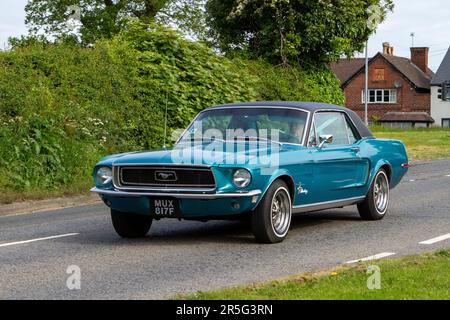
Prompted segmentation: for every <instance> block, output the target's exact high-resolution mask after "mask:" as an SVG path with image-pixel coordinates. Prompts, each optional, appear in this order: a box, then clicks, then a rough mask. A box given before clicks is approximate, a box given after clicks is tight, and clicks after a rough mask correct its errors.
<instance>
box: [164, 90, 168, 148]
mask: <svg viewBox="0 0 450 320" xmlns="http://www.w3.org/2000/svg"><path fill="white" fill-rule="evenodd" d="M168 104H169V93H168V92H167V91H166V111H165V114H164V143H163V149H166V138H167V106H168Z"/></svg>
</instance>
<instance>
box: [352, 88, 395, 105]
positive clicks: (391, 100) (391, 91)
mask: <svg viewBox="0 0 450 320" xmlns="http://www.w3.org/2000/svg"><path fill="white" fill-rule="evenodd" d="M385 91H389V101H388V102H386V101H385V99H384V98H385V94H384V93H385ZM371 92H373V95H374V96H375V101H374V102H371V101H369V102H368V104H396V103H397V89H369V97H370V96H371ZM379 92H381V101H377V97H379V96H380V95H379V94H378V93H379ZM364 93H365V90H362V91H361V103H365V94H364Z"/></svg>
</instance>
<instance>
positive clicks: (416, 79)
mask: <svg viewBox="0 0 450 320" xmlns="http://www.w3.org/2000/svg"><path fill="white" fill-rule="evenodd" d="M380 54H381V55H382V56H383V57H384V58H385V59H386V60H387V61H389V62H390V63H391V64H392V65H393V66H394V67H396V68H397V69H398V70H399V71H400V72H401V73H403V75H404V76H405V77H406V78H408V79H409V81H411V82H412V83H413V84H414V85H415V86H416V87H418V88H423V89H430V83H431V78H432V77H433V75H434V73H433V71H431V70H430V69H428V72H427V73H425V72H423V71H422V70H420V69H419V67H417V66H416V65H415V64H414V63H412V62H411V60H409V59H407V58H403V57H396V56H390V55H387V54H382V53H380Z"/></svg>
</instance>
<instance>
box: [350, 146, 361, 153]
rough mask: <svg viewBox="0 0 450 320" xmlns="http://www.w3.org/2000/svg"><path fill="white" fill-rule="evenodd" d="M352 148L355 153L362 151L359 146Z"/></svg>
mask: <svg viewBox="0 0 450 320" xmlns="http://www.w3.org/2000/svg"><path fill="white" fill-rule="evenodd" d="M350 150H351V151H353V152H355V153H359V152H360V151H361V149H360V148H359V147H351V148H350Z"/></svg>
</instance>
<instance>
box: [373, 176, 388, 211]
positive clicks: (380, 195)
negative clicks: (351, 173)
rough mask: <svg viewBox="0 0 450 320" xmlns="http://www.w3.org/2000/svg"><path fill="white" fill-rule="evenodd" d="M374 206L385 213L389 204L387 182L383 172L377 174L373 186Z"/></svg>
mask: <svg viewBox="0 0 450 320" xmlns="http://www.w3.org/2000/svg"><path fill="white" fill-rule="evenodd" d="M373 198H374V202H375V207H376V209H377V211H378V213H380V214H385V213H386V210H387V207H388V204H389V182H388V179H387V177H386V175H385V174H384V173H380V174H378V176H377V178H376V180H375V184H374V187H373Z"/></svg>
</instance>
